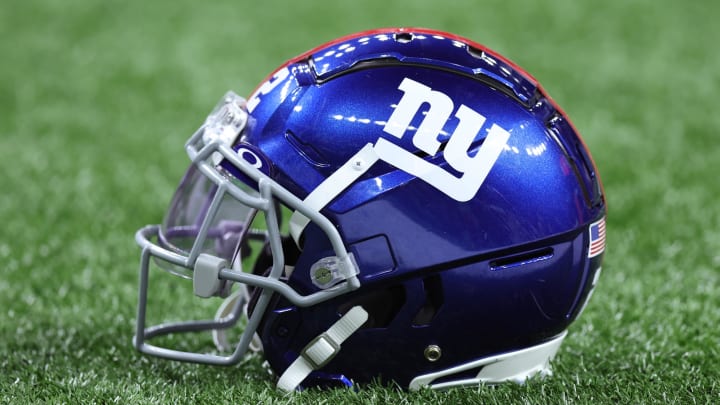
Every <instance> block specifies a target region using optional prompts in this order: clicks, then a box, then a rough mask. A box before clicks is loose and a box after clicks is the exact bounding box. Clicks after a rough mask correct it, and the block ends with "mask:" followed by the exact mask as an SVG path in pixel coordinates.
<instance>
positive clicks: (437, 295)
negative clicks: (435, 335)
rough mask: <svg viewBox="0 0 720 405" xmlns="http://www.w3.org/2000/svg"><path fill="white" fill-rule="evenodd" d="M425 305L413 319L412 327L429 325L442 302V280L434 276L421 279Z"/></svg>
mask: <svg viewBox="0 0 720 405" xmlns="http://www.w3.org/2000/svg"><path fill="white" fill-rule="evenodd" d="M423 289H424V290H425V303H424V304H423V306H422V307H420V310H419V311H418V313H417V314H415V318H413V325H414V326H423V325H430V323H431V322H432V320H433V318H435V315H437V313H438V311H439V310H440V307H441V306H442V304H443V302H444V298H443V288H442V279H441V278H440V276H439V275H437V274H435V275H432V276H429V277H425V278H424V279H423Z"/></svg>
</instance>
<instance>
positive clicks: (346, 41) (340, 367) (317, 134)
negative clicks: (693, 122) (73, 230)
mask: <svg viewBox="0 0 720 405" xmlns="http://www.w3.org/2000/svg"><path fill="white" fill-rule="evenodd" d="M185 148H186V150H187V153H188V154H189V156H190V159H191V161H192V164H191V165H190V169H189V170H188V171H187V173H186V175H185V177H184V178H183V180H182V182H181V183H180V186H179V187H178V190H177V192H176V194H175V196H174V198H173V199H172V201H171V203H170V207H169V209H168V212H167V214H166V216H165V219H164V221H163V223H162V224H160V225H153V226H147V227H145V228H142V229H140V230H139V231H138V232H137V234H136V240H137V242H138V244H139V245H140V246H141V248H142V259H141V266H140V271H141V277H140V299H139V308H138V324H137V331H136V336H135V345H136V347H137V349H138V350H140V351H141V352H144V353H147V354H151V355H156V356H160V357H164V358H170V359H175V360H181V361H191V362H199V363H209V364H218V365H229V364H235V363H238V362H240V361H241V360H242V359H243V358H244V357H245V356H246V355H247V354H248V353H250V352H252V351H262V353H264V356H265V359H266V360H267V363H268V364H269V366H270V368H271V369H272V370H273V371H274V372H275V373H276V374H277V375H278V376H279V380H278V386H279V387H280V388H281V389H284V390H294V389H296V388H298V387H309V386H317V385H319V386H332V385H335V384H338V385H349V386H350V385H353V384H357V383H367V382H370V381H386V382H394V383H396V384H398V385H400V386H403V387H408V388H410V389H418V388H421V387H432V388H446V387H454V386H461V385H471V384H478V383H497V382H502V381H518V382H522V381H524V380H525V379H527V378H529V377H532V376H534V375H538V374H539V375H546V374H549V373H550V368H549V362H550V360H551V359H552V358H553V356H554V355H555V353H556V351H557V350H558V347H559V346H560V344H561V342H562V340H563V338H564V337H565V335H566V333H567V329H568V326H569V325H570V323H571V322H573V320H574V319H576V318H577V316H578V315H579V314H580V312H581V311H582V309H583V308H584V306H585V304H586V303H587V301H588V299H589V298H590V295H591V293H592V291H593V288H594V287H595V284H596V282H597V279H598V276H599V274H600V270H601V262H602V259H603V256H604V250H605V214H606V205H605V197H604V194H603V189H602V186H601V183H600V179H599V177H598V173H597V169H596V167H595V165H594V163H593V161H592V159H591V157H590V154H589V152H588V150H587V148H586V146H585V144H584V143H583V141H582V140H581V138H580V136H579V135H578V133H577V131H576V130H575V128H574V127H573V125H572V124H571V123H570V121H569V120H568V118H567V116H566V115H565V114H564V112H563V111H562V110H561V109H560V108H559V107H558V106H557V105H556V104H555V103H554V102H553V100H552V99H550V97H549V96H548V95H547V94H546V92H545V91H544V90H543V88H542V87H541V86H540V85H539V84H538V83H537V81H536V80H535V79H534V78H533V77H532V76H530V75H529V74H527V73H526V72H525V71H523V70H522V69H521V68H519V67H518V66H516V65H515V64H513V63H512V62H510V61H509V60H507V59H505V58H504V57H502V56H500V55H498V54H497V53H495V52H493V51H490V50H488V49H487V48H485V47H483V46H481V45H478V44H476V43H474V42H472V41H469V40H467V39H465V38H461V37H458V36H455V35H451V34H448V33H444V32H438V31H431V30H425V29H382V30H375V31H368V32H361V33H358V34H354V35H350V36H347V37H343V38H340V39H338V40H335V41H333V42H330V43H327V44H325V45H322V46H320V47H318V48H315V49H313V50H311V51H309V52H307V53H304V54H302V55H300V56H299V57H296V58H294V59H291V60H290V61H288V62H286V63H285V64H283V65H282V66H280V67H279V68H278V69H277V70H275V71H274V72H273V73H272V74H271V75H270V76H269V77H268V78H267V80H265V81H264V82H263V83H262V84H261V85H260V86H259V87H258V88H257V89H256V90H255V91H254V93H253V94H252V95H251V96H250V98H249V99H247V100H246V99H244V98H242V97H240V96H238V95H236V94H234V93H232V92H230V93H228V94H226V95H225V97H223V98H222V100H221V101H220V103H219V104H218V106H217V107H216V108H215V110H213V112H212V113H211V114H210V115H209V116H208V118H207V119H206V121H205V122H204V123H203V125H202V126H201V127H200V128H199V129H198V130H197V131H196V132H195V134H194V135H192V137H191V138H190V139H189V141H188V142H187V143H186V145H185ZM258 214H260V215H258ZM151 258H152V259H153V260H151ZM153 262H154V263H157V264H158V265H159V266H160V267H162V268H164V269H166V270H168V271H170V272H172V273H175V274H178V275H180V276H183V277H186V278H189V279H191V280H192V283H193V288H194V292H195V294H196V295H198V296H199V297H204V298H208V297H214V296H220V297H227V298H226V300H225V302H224V304H223V305H222V306H221V308H220V310H219V311H218V314H217V315H216V317H215V319H210V320H201V321H188V322H181V323H169V324H161V325H156V326H153V327H146V325H145V323H146V322H145V319H146V309H147V296H148V272H149V268H150V265H151V263H153ZM237 324H241V325H244V329H243V331H242V332H241V333H240V336H239V338H238V341H235V340H234V339H233V341H232V342H231V341H230V339H229V338H228V337H227V334H226V330H227V329H229V328H231V327H233V326H235V325H237ZM198 331H211V332H212V333H213V335H214V338H215V343H216V345H217V346H218V348H219V349H222V350H228V351H229V353H228V354H227V355H225V356H223V355H219V354H217V352H214V353H211V352H208V353H195V352H188V351H181V350H177V349H172V348H167V347H159V346H156V345H154V344H152V343H151V342H150V341H151V339H152V338H154V337H157V336H161V335H167V334H171V333H182V332H198Z"/></svg>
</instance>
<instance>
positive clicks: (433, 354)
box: [424, 345, 442, 362]
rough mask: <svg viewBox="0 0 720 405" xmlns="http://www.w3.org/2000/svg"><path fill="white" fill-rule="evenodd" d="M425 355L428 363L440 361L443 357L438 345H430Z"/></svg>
mask: <svg viewBox="0 0 720 405" xmlns="http://www.w3.org/2000/svg"><path fill="white" fill-rule="evenodd" d="M424 354H425V359H426V360H427V361H431V362H432V361H438V360H440V357H441V356H442V349H440V346H438V345H428V347H426V348H425V352H424Z"/></svg>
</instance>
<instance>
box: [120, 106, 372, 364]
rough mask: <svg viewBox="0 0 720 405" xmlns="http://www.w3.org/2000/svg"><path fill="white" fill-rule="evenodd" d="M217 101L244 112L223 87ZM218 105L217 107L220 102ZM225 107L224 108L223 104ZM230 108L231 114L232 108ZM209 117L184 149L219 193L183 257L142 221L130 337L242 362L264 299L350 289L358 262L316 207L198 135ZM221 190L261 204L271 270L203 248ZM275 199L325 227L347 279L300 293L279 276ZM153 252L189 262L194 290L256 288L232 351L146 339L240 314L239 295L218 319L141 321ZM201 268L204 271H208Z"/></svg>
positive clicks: (298, 299) (199, 358)
mask: <svg viewBox="0 0 720 405" xmlns="http://www.w3.org/2000/svg"><path fill="white" fill-rule="evenodd" d="M223 100H224V102H225V103H226V104H227V103H236V105H233V107H236V106H237V105H240V106H241V107H243V109H242V112H243V113H244V100H243V99H241V98H240V97H238V96H236V95H234V94H231V93H228V95H226V96H225V97H224V99H223ZM220 107H222V102H221V105H220ZM217 110H218V108H216V110H214V112H213V114H211V116H210V117H209V118H208V121H210V119H211V118H212V117H213V115H218V114H216V111H217ZM223 113H226V112H225V111H223ZM235 113H237V109H236V111H235ZM231 118H232V117H231ZM235 118H237V117H235ZM223 119H227V114H226V115H225V116H223ZM208 121H206V123H205V124H204V125H203V126H202V127H200V128H199V129H198V130H197V131H196V132H195V134H193V136H192V137H190V139H189V140H188V142H187V143H186V145H185V149H186V151H187V153H188V156H189V157H190V159H191V160H192V164H194V165H195V166H197V168H198V169H199V170H200V171H201V172H202V174H204V175H205V176H206V177H207V178H209V179H210V180H211V181H212V182H214V183H215V184H217V185H218V189H217V192H216V193H215V195H214V197H213V201H212V203H211V205H210V207H209V209H208V214H207V216H206V218H205V219H204V221H203V223H202V225H201V227H200V229H199V232H198V235H197V239H196V240H195V242H194V244H193V247H192V249H191V250H190V252H189V253H188V255H187V256H184V255H182V254H179V253H176V252H172V251H170V250H167V249H165V248H163V247H161V246H158V245H157V244H156V243H154V242H153V241H152V240H153V239H154V238H157V235H158V232H159V229H160V227H159V225H150V226H146V227H144V228H142V229H140V230H138V232H137V233H136V234H135V240H136V242H137V243H138V245H139V246H140V247H141V248H142V254H141V260H140V283H139V284H140V288H139V290H140V292H139V297H138V315H137V328H136V333H135V338H134V344H135V347H136V348H137V350H139V351H140V352H143V353H146V354H150V355H153V356H158V357H163V358H168V359H172V360H179V361H189V362H196V363H205V364H215V365H231V364H235V363H238V362H240V361H241V360H242V358H243V356H244V355H245V353H246V352H247V349H248V347H249V345H250V342H251V341H252V338H253V335H254V334H255V331H256V330H257V328H258V325H259V324H260V321H261V319H262V316H263V315H264V313H265V311H266V309H267V307H268V305H269V303H270V299H271V296H272V294H273V293H279V294H281V295H282V296H283V297H284V298H286V299H287V300H288V301H290V302H291V303H292V304H294V305H297V306H300V307H306V306H310V305H315V304H317V303H320V302H323V301H326V300H329V299H332V298H334V297H337V296H339V295H342V294H346V293H348V292H350V291H353V290H355V289H357V288H359V287H360V281H359V280H358V278H357V274H358V269H357V265H356V264H355V263H354V261H353V260H352V256H351V255H350V254H349V253H348V251H347V249H346V248H345V246H344V244H343V242H342V238H341V237H340V234H339V232H338V230H337V229H336V228H335V226H334V225H333V224H332V222H331V221H330V220H329V219H327V218H326V217H325V216H323V215H322V214H320V212H319V211H318V210H314V209H312V208H309V207H308V206H307V204H304V203H303V201H302V200H300V199H299V198H297V197H296V196H295V195H293V194H292V193H290V192H289V191H288V190H286V189H285V188H283V187H282V186H281V185H279V184H278V183H277V182H275V181H274V180H272V179H271V178H270V177H269V176H267V175H266V174H264V173H263V172H262V171H260V170H259V169H258V168H257V167H255V166H253V165H251V164H250V163H249V162H247V161H245V160H244V159H241V158H240V157H239V156H238V154H237V153H236V152H235V151H233V149H232V148H231V147H230V143H231V142H228V140H227V139H223V137H215V138H214V139H212V138H210V137H207V136H204V135H206V128H208V127H211V128H212V129H216V128H217V125H218V123H217V122H208ZM237 123H238V121H237V120H235V121H233V122H232V125H234V126H236V127H238V124H237ZM244 124H245V121H242V125H239V128H240V129H239V130H237V129H236V130H237V131H238V133H239V132H240V131H241V130H242V127H244ZM208 138H210V139H208ZM223 158H224V159H226V160H227V161H229V162H230V163H231V164H232V165H233V166H234V167H235V168H237V169H238V170H240V171H241V172H242V173H243V174H244V175H246V176H247V177H248V178H249V179H251V180H252V181H254V182H256V184H257V186H258V192H259V195H250V194H248V193H247V192H246V191H244V190H242V189H241V188H240V187H238V186H237V185H236V184H234V183H233V181H231V180H230V179H228V178H227V177H226V175H224V174H222V173H221V172H220V171H219V170H218V168H217V162H219V161H220V160H221V159H223ZM225 194H230V195H231V196H232V197H233V198H236V199H237V200H238V201H240V202H241V203H242V204H245V205H247V206H249V207H252V208H255V209H257V210H259V211H262V212H263V214H264V215H265V221H266V224H267V238H268V243H269V244H270V248H271V252H272V259H273V265H272V269H271V270H270V273H269V275H267V276H260V275H255V274H250V273H244V272H242V271H239V270H236V269H233V268H231V266H230V264H229V263H227V261H225V260H223V259H221V258H217V257H215V256H212V255H210V254H207V253H202V252H201V249H202V246H203V243H204V240H205V239H206V238H207V233H208V228H209V227H210V224H211V222H212V220H213V218H214V216H215V214H216V213H217V210H218V207H219V205H220V203H221V202H222V199H223V196H224V195H225ZM275 199H277V200H279V201H280V202H282V203H283V204H285V205H286V206H288V207H289V208H290V209H293V210H295V211H297V212H299V213H301V214H303V215H305V216H306V217H307V218H309V219H310V220H311V221H312V222H314V223H315V224H316V225H317V226H318V227H320V229H321V230H323V231H324V232H325V233H326V235H327V236H328V239H329V241H330V243H331V245H332V247H333V250H334V253H335V255H336V256H335V259H336V260H337V263H338V271H339V272H340V273H341V274H343V276H344V279H345V281H343V282H341V283H339V284H337V285H335V286H333V287H330V288H327V289H325V290H321V291H317V292H315V293H312V294H309V295H301V294H299V293H298V292H297V291H295V290H294V289H293V288H292V287H290V286H289V285H287V284H286V283H284V282H282V281H280V277H281V276H282V275H283V271H284V267H285V259H284V254H283V248H282V242H281V233H280V224H279V223H278V218H279V216H278V213H277V212H276V209H277V204H275V203H274V201H275ZM151 257H156V258H158V259H160V260H165V261H168V262H170V263H173V264H175V265H178V266H182V267H185V268H187V269H191V270H192V273H193V276H194V277H193V278H194V283H195V287H196V288H195V290H196V293H197V291H198V288H197V285H198V284H203V285H215V284H217V285H219V286H221V285H223V284H224V283H228V282H238V283H242V284H245V285H246V286H248V287H256V288H261V289H262V290H261V292H260V296H259V298H258V301H257V304H256V305H255V310H254V311H253V314H252V315H251V316H250V317H249V319H248V321H247V325H246V327H245V330H244V331H243V332H242V335H241V336H240V341H239V342H238V344H237V346H236V347H235V350H234V352H233V353H232V354H231V355H229V356H219V355H214V354H203V353H195V352H185V351H179V350H174V349H169V348H164V347H160V346H155V345H152V344H150V343H148V342H147V340H150V339H152V338H154V337H157V336H163V335H168V334H171V333H185V332H200V331H209V330H213V329H226V328H229V327H231V326H233V325H235V324H236V323H237V322H238V321H239V320H240V318H241V317H242V316H243V308H242V307H243V305H242V301H241V300H238V302H237V304H236V305H235V307H234V308H233V309H232V310H231V311H230V315H229V316H227V317H225V318H223V319H219V320H192V321H187V322H175V323H166V324H160V325H155V326H152V327H146V312H147V290H148V285H149V280H148V279H149V277H148V276H149V267H150V258H151ZM199 259H200V260H199ZM208 263H211V264H212V265H211V266H210V267H211V268H210V269H208ZM208 270H210V271H208ZM201 274H202V275H201ZM205 275H208V276H207V277H206V276H205ZM220 293H221V291H219V290H218V291H216V292H215V293H214V294H215V295H219V294H220ZM203 296H209V295H203Z"/></svg>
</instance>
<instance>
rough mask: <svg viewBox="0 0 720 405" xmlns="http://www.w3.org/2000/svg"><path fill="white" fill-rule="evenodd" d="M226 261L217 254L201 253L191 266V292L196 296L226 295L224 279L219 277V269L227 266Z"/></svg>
mask: <svg viewBox="0 0 720 405" xmlns="http://www.w3.org/2000/svg"><path fill="white" fill-rule="evenodd" d="M228 267H229V266H228V262H227V260H225V259H221V258H219V257H217V256H213V255H209V254H207V253H201V254H200V255H199V256H198V257H197V259H196V260H195V266H194V268H193V292H194V293H195V295H197V296H198V297H203V298H210V297H212V296H226V295H227V292H228V291H227V290H228V288H226V287H227V285H229V283H227V282H226V281H225V280H221V279H220V271H221V270H222V269H226V268H228Z"/></svg>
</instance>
